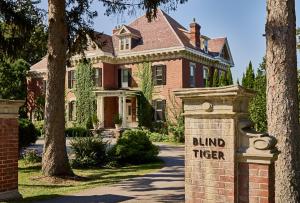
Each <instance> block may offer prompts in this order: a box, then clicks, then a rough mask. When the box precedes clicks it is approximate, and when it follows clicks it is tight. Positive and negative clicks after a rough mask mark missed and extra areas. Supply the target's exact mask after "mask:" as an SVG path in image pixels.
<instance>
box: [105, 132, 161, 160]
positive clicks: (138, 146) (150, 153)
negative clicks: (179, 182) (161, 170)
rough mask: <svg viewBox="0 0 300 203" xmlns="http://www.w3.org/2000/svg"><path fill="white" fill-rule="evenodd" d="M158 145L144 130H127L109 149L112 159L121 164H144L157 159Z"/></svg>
mask: <svg viewBox="0 0 300 203" xmlns="http://www.w3.org/2000/svg"><path fill="white" fill-rule="evenodd" d="M158 151H159V150H158V147H157V146H155V145H153V144H152V142H151V141H150V140H149V138H148V137H147V133H146V132H145V131H142V130H126V131H125V132H124V133H123V134H122V136H121V138H120V139H119V140H118V141H117V143H116V145H115V146H113V147H112V148H111V150H110V151H109V156H110V158H111V159H113V160H116V161H117V162H118V163H119V164H121V165H123V164H143V163H149V162H152V161H155V160H157V155H158Z"/></svg>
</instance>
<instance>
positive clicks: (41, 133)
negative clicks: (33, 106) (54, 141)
mask: <svg viewBox="0 0 300 203" xmlns="http://www.w3.org/2000/svg"><path fill="white" fill-rule="evenodd" d="M34 126H35V128H36V129H37V131H38V136H44V134H45V128H44V121H43V120H41V121H35V122H34Z"/></svg>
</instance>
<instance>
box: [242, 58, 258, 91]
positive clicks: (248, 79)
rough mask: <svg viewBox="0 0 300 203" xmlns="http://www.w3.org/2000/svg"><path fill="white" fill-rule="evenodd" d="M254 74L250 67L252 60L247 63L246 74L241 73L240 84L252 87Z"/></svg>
mask: <svg viewBox="0 0 300 203" xmlns="http://www.w3.org/2000/svg"><path fill="white" fill-rule="evenodd" d="M254 81H255V75H254V71H253V67H252V62H251V61H250V62H249V65H248V67H247V69H246V75H245V74H243V79H242V85H243V86H244V87H246V88H249V89H253V88H254Z"/></svg>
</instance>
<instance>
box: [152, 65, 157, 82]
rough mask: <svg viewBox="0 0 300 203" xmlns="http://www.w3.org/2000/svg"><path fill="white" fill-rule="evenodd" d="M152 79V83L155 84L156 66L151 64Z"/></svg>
mask: <svg viewBox="0 0 300 203" xmlns="http://www.w3.org/2000/svg"><path fill="white" fill-rule="evenodd" d="M152 81H153V85H156V84H157V82H156V66H152Z"/></svg>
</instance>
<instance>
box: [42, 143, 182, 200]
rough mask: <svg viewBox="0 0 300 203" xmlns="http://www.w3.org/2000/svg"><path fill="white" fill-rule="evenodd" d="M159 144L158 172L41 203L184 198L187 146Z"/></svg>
mask: <svg viewBox="0 0 300 203" xmlns="http://www.w3.org/2000/svg"><path fill="white" fill-rule="evenodd" d="M159 147H160V150H161V151H160V154H159V156H160V157H161V159H163V160H164V161H165V167H164V168H162V169H161V170H159V171H158V172H156V173H151V174H147V175H144V176H140V177H136V178H131V179H127V180H124V181H122V182H120V183H117V184H113V185H110V186H101V187H96V188H93V189H88V190H84V191H81V192H79V193H76V194H71V195H67V196H63V197H59V198H55V199H51V200H46V201H40V203H113V202H128V203H129V202H139V203H140V202H145V203H146V202H149V203H156V202H184V147H183V146H172V145H166V144H159Z"/></svg>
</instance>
